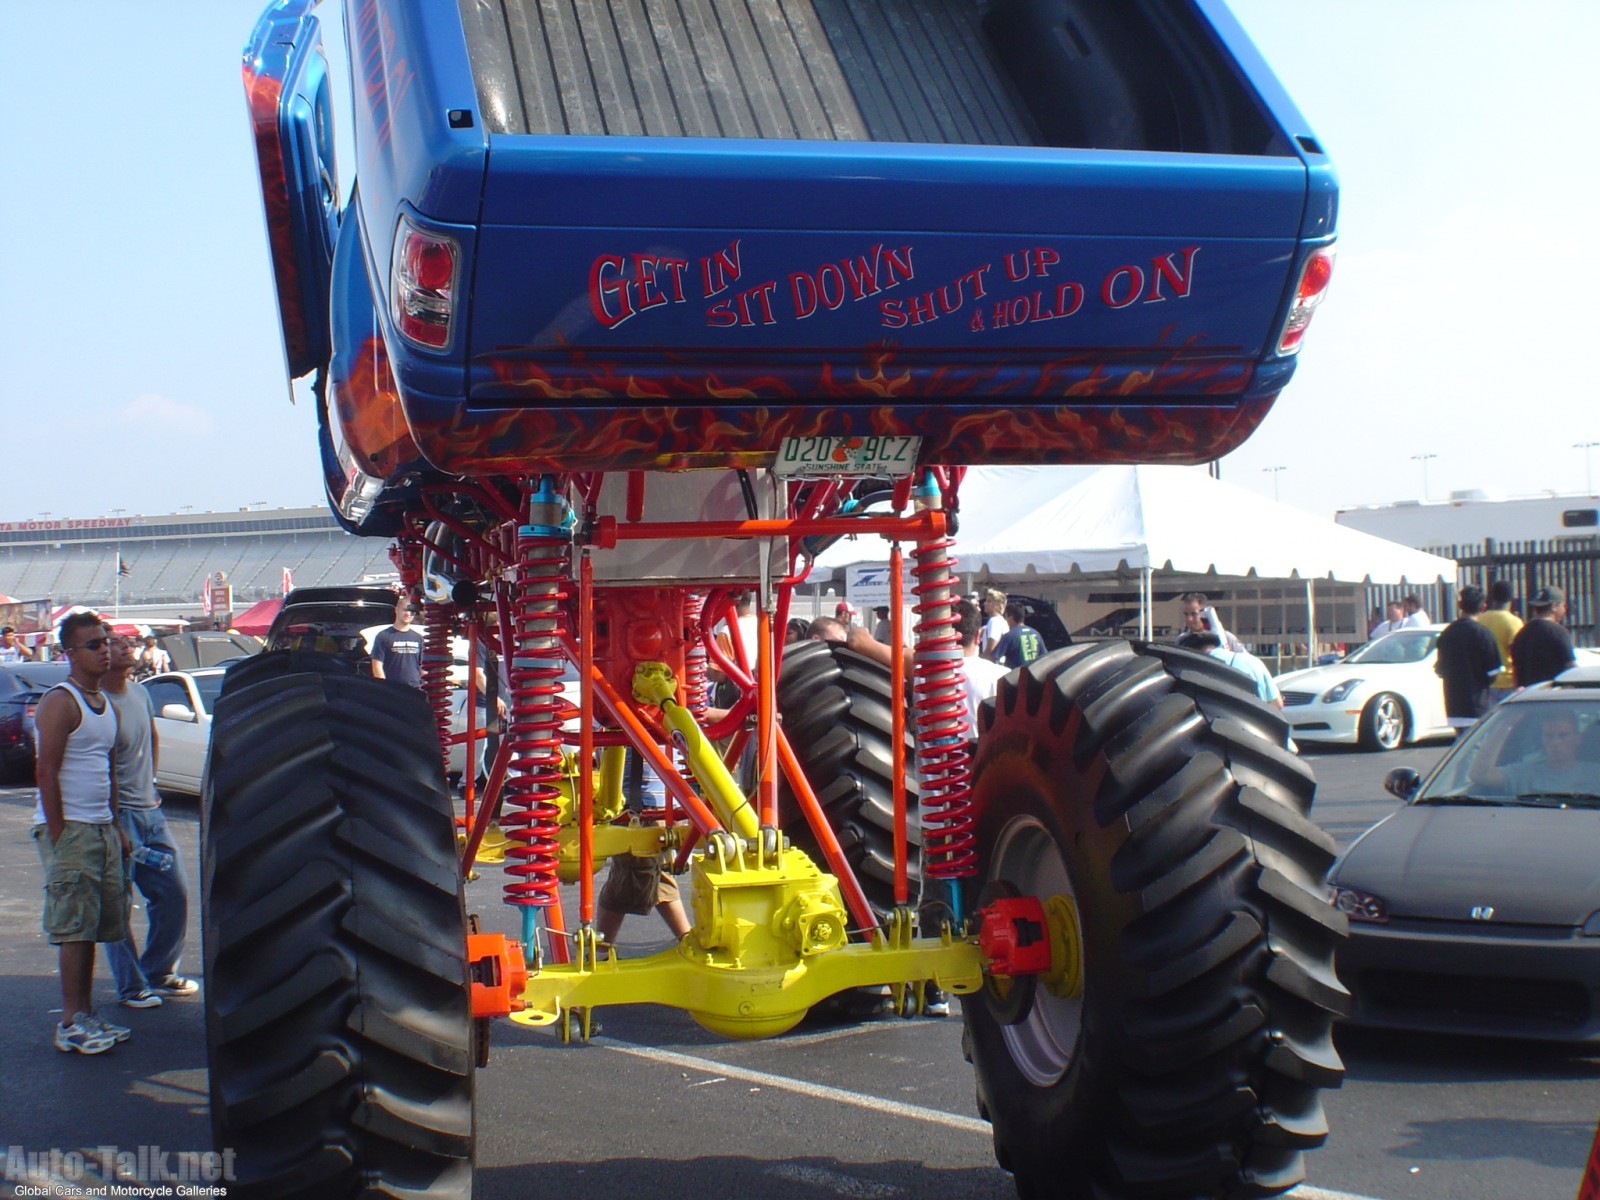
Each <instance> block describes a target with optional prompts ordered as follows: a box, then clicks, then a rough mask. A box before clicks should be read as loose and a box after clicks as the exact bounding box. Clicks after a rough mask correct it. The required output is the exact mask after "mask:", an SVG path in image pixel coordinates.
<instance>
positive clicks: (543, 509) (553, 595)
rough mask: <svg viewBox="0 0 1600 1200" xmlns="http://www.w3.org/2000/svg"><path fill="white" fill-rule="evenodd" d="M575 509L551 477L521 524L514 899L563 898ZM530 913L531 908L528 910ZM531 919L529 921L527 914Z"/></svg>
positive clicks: (509, 784) (509, 891) (509, 796)
mask: <svg viewBox="0 0 1600 1200" xmlns="http://www.w3.org/2000/svg"><path fill="white" fill-rule="evenodd" d="M572 524H573V515H572V509H571V507H570V506H569V505H568V504H567V501H566V499H565V497H563V496H562V495H561V494H560V493H559V492H557V491H556V490H555V487H554V485H553V483H552V480H551V479H550V477H548V476H546V477H544V478H543V479H541V480H540V482H539V485H538V487H537V489H536V490H534V491H533V492H532V493H531V494H530V495H529V497H528V522H527V524H526V525H523V526H522V527H520V528H519V529H518V530H517V563H516V585H515V596H514V598H513V600H512V603H511V613H512V622H513V624H514V626H515V628H514V629H513V630H512V631H511V633H510V636H509V637H508V638H507V641H508V643H509V644H508V646H507V647H506V649H507V654H508V657H509V658H510V676H511V696H510V700H509V707H510V715H511V721H510V733H509V735H508V740H509V742H510V744H511V755H510V763H509V767H508V769H507V773H506V782H505V787H504V791H503V793H502V794H503V795H504V796H505V804H504V808H503V809H502V812H501V817H500V825H501V828H502V829H504V830H505V832H506V837H507V838H508V839H509V840H510V842H511V844H510V845H509V846H508V847H507V849H506V859H507V865H506V873H507V874H509V875H510V876H511V877H512V878H511V881H510V882H508V883H507V884H506V885H505V897H506V903H507V904H520V905H528V906H536V907H547V906H549V905H553V904H556V903H558V900H559V896H558V889H559V887H560V879H559V877H558V876H557V865H558V846H557V843H556V832H557V829H558V820H559V810H558V809H557V807H556V799H557V797H558V796H559V794H560V789H559V784H560V782H561V715H560V700H561V673H562V663H563V654H562V649H561V642H562V637H563V634H564V633H565V632H566V627H567V611H566V601H567V597H568V593H567V590H566V585H567V582H568V580H569V579H570V578H571V532H570V531H571V528H572ZM529 915H530V916H531V913H530V914H529ZM524 924H525V925H526V924H527V921H526V920H525V921H524Z"/></svg>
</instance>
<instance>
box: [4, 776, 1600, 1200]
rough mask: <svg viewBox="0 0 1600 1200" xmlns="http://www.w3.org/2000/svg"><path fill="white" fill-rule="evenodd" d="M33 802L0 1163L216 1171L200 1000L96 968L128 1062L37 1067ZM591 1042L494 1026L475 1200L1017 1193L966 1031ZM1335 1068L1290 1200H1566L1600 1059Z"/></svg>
mask: <svg viewBox="0 0 1600 1200" xmlns="http://www.w3.org/2000/svg"><path fill="white" fill-rule="evenodd" d="M1440 752H1442V748H1439V747H1428V748H1421V749H1412V750H1407V751H1398V752H1395V753H1393V754H1389V755H1364V754H1355V753H1350V752H1343V751H1329V752H1312V753H1310V754H1309V755H1308V759H1309V761H1311V762H1312V763H1313V765H1314V767H1315V768H1316V770H1317V772H1318V775H1319V780H1320V781H1321V788H1320V791H1319V798H1318V800H1317V803H1316V806H1315V808H1314V812H1313V815H1314V816H1316V817H1317V818H1318V819H1319V820H1321V821H1323V823H1324V824H1325V827H1328V828H1330V829H1331V830H1332V831H1333V832H1334V833H1335V836H1336V838H1338V840H1339V841H1340V843H1341V844H1344V843H1346V842H1347V841H1348V840H1349V838H1350V837H1352V836H1354V833H1355V832H1359V829H1360V828H1365V827H1366V825H1368V824H1371V822H1372V821H1375V820H1377V819H1378V818H1380V817H1381V816H1383V815H1384V814H1385V813H1386V812H1387V811H1389V810H1390V809H1392V807H1393V805H1394V802H1393V801H1392V800H1391V799H1390V798H1388V797H1385V796H1383V794H1382V792H1381V788H1380V786H1379V785H1380V784H1381V780H1382V776H1383V774H1384V773H1385V772H1386V771H1387V770H1388V769H1389V768H1390V767H1392V766H1399V765H1409V766H1426V765H1427V764H1428V763H1429V762H1431V761H1433V760H1435V759H1437V757H1438V755H1439V753H1440ZM32 803H33V801H32V795H31V792H30V791H28V790H26V789H20V788H16V789H0V1004H3V1005H4V1011H5V1012H6V1014H7V1016H8V1018H9V1019H8V1020H6V1021H5V1022H4V1023H3V1025H0V1092H3V1097H4V1108H3V1112H0V1129H3V1130H4V1131H5V1138H4V1141H5V1144H6V1146H7V1147H8V1148H10V1149H13V1150H20V1151H22V1152H23V1153H24V1154H32V1155H33V1156H34V1159H33V1161H35V1162H37V1161H39V1156H40V1152H49V1151H52V1150H54V1151H73V1150H78V1151H87V1152H89V1153H90V1155H91V1160H92V1156H93V1153H94V1150H95V1148H96V1147H102V1146H114V1147H117V1148H119V1149H122V1150H124V1151H125V1152H126V1151H127V1150H129V1149H134V1148H138V1147H146V1148H148V1147H159V1148H160V1152H162V1153H169V1152H170V1153H171V1154H174V1155H175V1154H177V1153H178V1152H199V1151H206V1150H209V1149H210V1148H211V1139H210V1128H209V1123H208V1119H207V1115H206V1071H205V1051H204V1023H203V1016H202V1007H201V1004H200V1002H199V1001H198V1000H195V999H190V1000H177V1001H169V1002H168V1003H167V1004H166V1005H164V1006H163V1007H162V1008H159V1009H152V1010H147V1011H129V1010H126V1009H121V1008H114V1006H113V999H114V997H113V994H112V991H111V986H110V983H109V975H108V972H107V971H106V969H105V967H104V964H103V962H102V963H101V964H100V965H99V968H98V970H97V973H96V980H97V999H98V1002H99V1003H100V1004H101V1005H102V1006H103V1007H105V1009H106V1011H107V1012H108V1013H112V1012H114V1014H115V1018H116V1019H117V1020H119V1021H121V1022H122V1023H123V1024H126V1025H129V1026H131V1027H132V1028H133V1029H134V1037H133V1039H132V1040H131V1041H130V1042H128V1043H127V1044H125V1045H122V1046H119V1047H118V1048H117V1049H116V1050H114V1051H112V1052H110V1053H108V1054H106V1055H103V1056H101V1057H99V1058H97V1059H88V1058H83V1057H80V1056H77V1055H65V1054H61V1053H58V1052H57V1051H56V1050H55V1049H54V1048H53V1047H52V1046H51V1045H50V1042H49V1031H50V1023H51V1022H52V1021H53V1020H55V1019H56V1009H57V1008H58V1006H59V993H58V991H57V985H56V978H55V973H54V951H53V949H52V948H51V947H50V946H49V945H48V944H47V943H46V942H45V941H44V939H43V936H42V934H41V933H40V931H39V909H38V884H39V866H38V860H37V857H36V855H35V851H34V849H33V846H32V844H31V841H30V839H29V837H28V825H29V823H30V821H31V810H32ZM167 808H168V817H169V820H170V821H171V822H172V823H173V826H174V828H175V830H176V831H177V832H178V835H179V840H180V842H181V843H182V845H183V849H184V852H185V853H186V854H187V855H188V864H189V868H190V874H191V876H192V877H194V878H197V877H198V873H199V872H198V866H197V862H196V857H195V856H196V853H197V838H198V832H199V821H198V817H197V814H196V811H195V806H194V803H193V802H192V801H185V800H182V799H177V800H170V801H169V802H168V806H167ZM502 880H503V877H502V876H501V875H500V874H499V872H497V871H495V870H493V869H492V868H491V869H488V870H486V871H485V873H484V876H483V878H481V879H479V880H477V881H476V882H474V883H472V884H471V885H470V886H469V906H470V907H471V908H472V909H473V910H474V911H479V912H481V913H483V914H484V915H485V918H486V924H487V925H488V926H489V927H491V928H503V929H507V930H511V929H513V928H515V923H516V917H515V914H514V913H512V912H510V910H508V909H507V908H506V906H504V905H503V904H501V903H500V902H499V887H500V883H501V882H502ZM139 919H140V920H142V915H141V917H140V918H139ZM190 925H191V934H190V943H189V951H188V953H187V956H186V959H185V964H184V969H185V970H187V971H190V972H197V971H198V968H199V940H198V939H199V933H198V912H197V911H191V915H190ZM619 940H620V942H621V943H622V944H623V945H624V946H625V947H627V948H628V949H629V950H632V951H648V950H650V949H652V948H657V947H660V946H662V945H665V944H666V942H665V939H664V930H663V929H662V927H661V925H660V924H659V922H657V921H656V920H655V918H653V917H652V918H648V919H646V918H629V922H628V924H627V925H626V926H625V927H624V929H623V932H622V935H621V938H620V939H619ZM601 1019H602V1021H603V1026H604V1027H603V1031H602V1033H601V1034H600V1035H599V1036H598V1037H597V1038H596V1039H595V1040H594V1042H593V1043H591V1044H590V1045H589V1046H587V1047H583V1046H570V1047H569V1046H563V1045H561V1044H560V1042H559V1040H557V1039H556V1038H555V1037H554V1035H553V1033H552V1032H551V1031H549V1030H540V1029H525V1028H522V1027H517V1026H513V1025H511V1024H510V1023H509V1022H500V1023H498V1024H497V1025H496V1028H495V1034H494V1040H493V1049H492V1057H491V1062H490V1066H489V1068H488V1069H487V1070H486V1071H483V1072H481V1073H480V1075H479V1080H478V1139H479V1145H478V1163H479V1170H478V1175H477V1186H476V1191H475V1195H477V1196H479V1197H482V1198H488V1200H501V1198H504V1200H512V1198H521V1197H526V1196H530V1195H540V1196H546V1195H548V1196H562V1197H567V1198H570V1200H612V1198H613V1197H616V1196H619V1195H621V1196H632V1195H649V1196H652V1197H663V1198H667V1200H671V1198H675V1197H683V1198H684V1200H690V1198H691V1197H692V1198H694V1200H743V1198H745V1197H750V1198H754V1197H757V1196H760V1197H763V1198H767V1197H771V1198H773V1200H828V1198H831V1197H839V1196H843V1197H866V1198H869V1200H880V1198H881V1200H897V1198H900V1197H905V1198H907V1200H912V1198H916V1200H922V1198H924V1197H927V1198H929V1200H945V1198H949V1200H957V1198H966V1200H989V1198H991V1197H992V1198H996V1200H999V1198H1011V1197H1014V1196H1015V1194H1016V1193H1015V1189H1014V1188H1013V1187H1012V1184H1011V1181H1010V1178H1009V1176H1007V1175H1006V1174H1005V1173H1004V1172H1002V1171H1000V1170H999V1169H998V1167H996V1166H995V1165H994V1160H993V1155H992V1151H991V1147H990V1139H989V1135H988V1130H987V1127H986V1126H985V1125H984V1124H983V1123H982V1122H981V1121H979V1120H978V1118H977V1117H976V1113H975V1108H974V1104H973V1082H972V1071H971V1068H970V1067H969V1066H968V1065H967V1064H966V1063H965V1062H964V1061H963V1059H962V1056H961V1050H960V1034H961V1022H960V1020H959V1018H952V1019H949V1020H926V1019H924V1020H911V1021H903V1020H899V1019H895V1018H885V1019H881V1020H875V1021H871V1022H866V1023H862V1024H855V1025H839V1026H827V1025H816V1024H810V1023H808V1024H806V1025H802V1026H801V1027H800V1028H799V1029H798V1030H796V1031H795V1032H794V1033H791V1034H790V1035H787V1036H785V1037H782V1038H777V1039H772V1040H770V1041H764V1042H750V1043H729V1042H726V1041H723V1040H721V1039H719V1038H716V1037H714V1036H713V1035H711V1034H709V1033H706V1032H705V1031H703V1030H701V1029H700V1028H699V1027H698V1026H696V1025H695V1024H694V1023H693V1022H692V1021H690V1020H689V1019H688V1018H687V1017H686V1016H684V1015H683V1014H681V1013H678V1012H676V1011H673V1010H669V1009H664V1008H660V1007H656V1006H648V1005H647V1006H639V1007H634V1008H609V1009H606V1010H604V1011H603V1012H602V1014H601ZM1339 1045H1340V1049H1341V1052H1342V1053H1343V1054H1344V1056H1345V1059H1346V1062H1347V1065H1348V1067H1349V1077H1348V1078H1347V1080H1346V1083H1345V1085H1344V1087H1343V1089H1342V1090H1340V1091H1336V1092H1332V1093H1329V1095H1328V1097H1327V1108H1328V1112H1329V1120H1330V1124H1331V1125H1332V1128H1333V1135H1332V1138H1331V1139H1330V1142H1329V1145H1328V1146H1327V1147H1326V1148H1324V1149H1323V1150H1321V1151H1318V1152H1317V1153H1315V1154H1313V1155H1312V1156H1311V1159H1310V1171H1311V1175H1310V1180H1309V1182H1308V1184H1307V1185H1306V1186H1305V1187H1302V1188H1301V1189H1298V1191H1297V1192H1295V1193H1291V1195H1292V1196H1293V1197H1295V1200H1349V1198H1352V1197H1355V1198H1365V1197H1372V1198H1376V1200H1509V1198H1513V1197H1514V1198H1516V1200H1523V1198H1527V1200H1571V1197H1572V1196H1573V1194H1574V1192H1575V1191H1576V1189H1577V1184H1578V1178H1579V1175H1580V1172H1581V1170H1582V1165H1583V1161H1584V1156H1585V1154H1586V1152H1587V1149H1588V1145H1589V1139H1590V1137H1591V1136H1592V1135H1593V1130H1594V1123H1595V1120H1596V1117H1597V1115H1600V1058H1596V1057H1594V1056H1592V1055H1588V1054H1584V1053H1579V1052H1575V1051H1571V1050H1567V1049H1564V1048H1559V1047H1547V1046H1531V1047H1530V1046H1522V1045H1517V1044H1514V1043H1500V1042H1485V1041H1477V1042H1471V1041H1465V1040H1460V1039H1446V1038H1418V1037H1406V1036H1395V1035H1386V1036H1374V1035H1370V1034H1369V1035H1362V1034H1359V1033H1358V1032H1357V1031H1341V1033H1340V1038H1339ZM146 1153H147V1158H148V1157H150V1155H151V1153H152V1152H150V1151H147V1152H146ZM12 1157H13V1158H14V1157H15V1156H14V1155H13V1156H12ZM168 1161H169V1162H171V1161H173V1160H171V1159H169V1160H168ZM12 1182H15V1180H14V1179H13V1180H12ZM4 1194H8V1193H7V1190H6V1189H0V1195H4ZM10 1194H15V1193H10ZM56 1194H65V1193H63V1192H57V1193H56Z"/></svg>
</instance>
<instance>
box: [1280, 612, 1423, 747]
mask: <svg viewBox="0 0 1600 1200" xmlns="http://www.w3.org/2000/svg"><path fill="white" fill-rule="evenodd" d="M1443 628H1444V626H1443V625H1424V626H1418V627H1416V628H1413V629H1400V630H1396V631H1395V632H1394V633H1386V634H1384V635H1383V636H1382V637H1380V638H1376V639H1374V640H1373V641H1370V642H1368V643H1367V644H1366V645H1365V646H1362V647H1361V648H1360V649H1359V650H1356V651H1353V652H1352V653H1350V654H1349V655H1347V656H1346V657H1344V658H1342V659H1340V660H1339V661H1338V662H1336V663H1330V664H1329V665H1328V666H1325V667H1310V668H1308V669H1306V670H1303V671H1290V672H1288V673H1287V674H1284V675H1279V676H1278V677H1277V680H1276V682H1277V684H1278V690H1279V691H1280V692H1282V693H1283V715H1284V716H1286V717H1287V718H1289V723H1290V726H1291V733H1292V735H1293V737H1294V740H1295V741H1297V742H1353V743H1355V744H1356V745H1359V746H1360V747H1361V748H1362V749H1363V750H1393V749H1395V748H1396V747H1398V746H1401V745H1404V744H1405V743H1407V742H1418V741H1421V740H1423V739H1424V738H1432V737H1449V736H1450V735H1451V734H1452V732H1453V730H1452V729H1451V728H1450V724H1449V721H1448V720H1447V718H1446V717H1445V711H1444V685H1443V684H1442V683H1441V681H1440V679H1439V676H1438V675H1437V674H1436V673H1435V672H1434V669H1433V663H1434V657H1435V656H1434V646H1435V644H1436V643H1437V642H1438V640H1439V631H1440V630H1441V629H1443Z"/></svg>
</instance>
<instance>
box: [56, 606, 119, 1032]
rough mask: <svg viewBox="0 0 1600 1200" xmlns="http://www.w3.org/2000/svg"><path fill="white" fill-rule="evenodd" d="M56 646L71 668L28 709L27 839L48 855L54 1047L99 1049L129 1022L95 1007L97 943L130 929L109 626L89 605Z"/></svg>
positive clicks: (63, 626) (71, 619)
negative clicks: (32, 758) (30, 794)
mask: <svg viewBox="0 0 1600 1200" xmlns="http://www.w3.org/2000/svg"><path fill="white" fill-rule="evenodd" d="M61 651H62V654H63V656H64V657H65V658H66V660H67V662H68V663H69V664H70V670H69V672H68V674H67V678H66V680H65V681H64V682H62V683H59V684H57V685H56V686H55V687H53V688H51V689H50V690H49V691H47V692H46V693H45V694H44V695H43V696H42V697H41V698H40V700H39V707H38V709H37V711H36V712H35V714H34V719H35V722H36V725H37V737H38V746H37V754H36V766H35V774H36V776H37V779H38V784H39V801H38V804H37V806H36V807H35V809H34V815H33V820H34V828H33V840H34V844H35V845H36V846H37V847H38V850H39V858H40V860H41V861H42V862H43V863H44V874H45V879H44V883H45V887H44V891H45V899H44V930H45V934H46V935H47V936H48V937H49V939H50V941H51V942H53V943H54V944H55V946H56V948H57V954H58V957H59V963H60V971H61V1017H62V1020H61V1024H59V1025H58V1026H57V1027H56V1031H55V1043H56V1048H57V1049H58V1050H61V1051H62V1052H63V1053H73V1052H76V1053H79V1054H102V1053H104V1052H105V1051H107V1050H109V1049H111V1047H112V1046H114V1045H116V1044H117V1043H118V1042H121V1041H126V1040H127V1038H128V1030H127V1029H126V1028H124V1027H122V1026H120V1025H112V1024H110V1023H109V1022H106V1021H104V1020H102V1019H101V1018H100V1017H98V1016H96V1015H95V1011H94V1004H93V1001H92V997H91V992H92V990H93V985H94V947H95V943H96V942H118V941H121V940H122V938H123V937H124V936H125V934H126V932H127V917H128V899H127V897H128V884H127V876H126V873H125V870H124V866H123V863H124V859H125V856H126V855H127V854H128V852H129V849H130V847H129V845H128V842H127V838H126V837H125V836H124V835H123V833H122V831H121V829H120V828H119V827H118V826H117V824H116V811H115V806H116V792H115V789H114V787H113V786H112V771H111V763H112V755H113V752H114V750H115V747H116V743H117V710H116V709H115V708H114V707H113V706H112V704H111V701H110V700H109V699H107V698H106V695H105V693H104V692H103V691H102V690H101V687H100V684H101V681H102V680H103V679H104V678H105V675H106V672H107V671H109V670H110V669H111V634H110V632H109V631H108V630H107V629H106V627H105V626H104V625H103V624H102V623H101V620H100V618H99V617H98V616H97V615H96V614H94V613H74V614H73V615H71V616H69V617H68V618H67V619H66V620H65V621H63V622H61Z"/></svg>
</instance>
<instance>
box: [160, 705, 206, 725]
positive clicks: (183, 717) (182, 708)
mask: <svg viewBox="0 0 1600 1200" xmlns="http://www.w3.org/2000/svg"><path fill="white" fill-rule="evenodd" d="M161 715H162V717H164V718H165V719H166V720H168V721H187V722H189V724H191V725H193V724H194V723H195V722H196V721H198V720H199V718H198V717H196V716H195V715H194V709H192V708H190V707H189V706H188V705H187V704H163V705H162V706H161Z"/></svg>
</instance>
